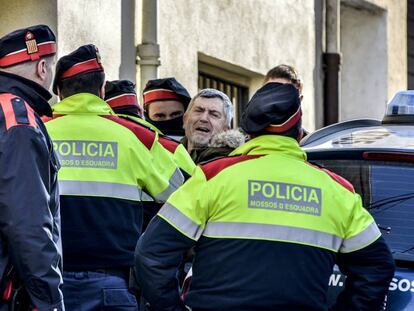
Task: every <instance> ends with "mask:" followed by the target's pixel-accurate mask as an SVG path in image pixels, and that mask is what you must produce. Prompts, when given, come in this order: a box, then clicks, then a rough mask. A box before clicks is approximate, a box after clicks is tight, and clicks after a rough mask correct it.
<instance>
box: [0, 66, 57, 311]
mask: <svg viewBox="0 0 414 311" xmlns="http://www.w3.org/2000/svg"><path fill="white" fill-rule="evenodd" d="M50 98H51V95H50V93H49V92H48V91H46V90H45V89H44V88H43V87H41V86H40V85H38V84H37V83H35V82H32V81H30V80H27V79H24V78H22V77H19V76H16V75H13V74H8V73H4V72H0V168H1V169H0V232H1V236H0V248H1V251H0V276H1V279H2V281H3V283H4V281H5V278H6V277H5V274H6V270H7V271H9V269H10V266H13V267H14V268H13V269H14V271H15V274H16V276H17V279H18V280H19V282H21V283H22V284H23V286H24V288H25V289H26V290H27V292H28V294H29V296H30V300H31V301H32V304H33V305H34V306H36V307H37V309H38V310H64V307H63V296H62V292H61V290H60V286H61V284H62V277H61V270H62V260H61V243H60V216H59V215H60V214H59V196H58V186H57V171H58V168H59V165H58V161H57V158H56V157H55V153H54V151H53V148H52V143H51V140H50V138H49V136H48V134H47V131H46V129H45V127H44V125H43V123H42V121H41V119H40V117H39V115H40V116H42V115H51V112H52V111H51V108H50V106H49V104H48V102H47V100H48V99H50ZM3 286H4V285H3ZM7 304H8V302H6V301H2V302H1V303H0V306H1V307H0V308H1V309H2V310H3V309H7V307H6V305H7Z"/></svg>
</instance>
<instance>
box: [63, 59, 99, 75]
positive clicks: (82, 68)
mask: <svg viewBox="0 0 414 311" xmlns="http://www.w3.org/2000/svg"><path fill="white" fill-rule="evenodd" d="M103 70H104V69H103V67H102V65H101V64H100V63H98V61H97V59H96V58H92V59H89V60H85V61H84V62H80V63H77V64H75V65H73V66H72V67H70V68H69V69H68V70H66V71H65V72H63V73H62V75H61V76H60V79H61V80H63V79H66V78H70V77H73V76H76V75H77V74H80V73H86V72H92V71H103Z"/></svg>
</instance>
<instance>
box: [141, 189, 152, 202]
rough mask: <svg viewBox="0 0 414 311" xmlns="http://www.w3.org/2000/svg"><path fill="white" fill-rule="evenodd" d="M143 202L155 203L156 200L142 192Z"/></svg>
mask: <svg viewBox="0 0 414 311" xmlns="http://www.w3.org/2000/svg"><path fill="white" fill-rule="evenodd" d="M141 201H143V202H144V201H145V202H154V199H153V198H152V196H150V195H149V194H148V193H146V192H145V191H142V193H141Z"/></svg>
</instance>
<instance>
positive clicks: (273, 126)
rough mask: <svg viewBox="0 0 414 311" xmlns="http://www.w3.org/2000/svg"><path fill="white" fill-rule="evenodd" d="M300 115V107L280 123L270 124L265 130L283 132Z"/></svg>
mask: <svg viewBox="0 0 414 311" xmlns="http://www.w3.org/2000/svg"><path fill="white" fill-rule="evenodd" d="M301 117H302V108H301V107H299V109H298V110H297V111H296V112H295V113H294V114H293V115H292V116H291V117H290V118H289V119H287V120H286V121H285V122H283V123H282V124H270V125H269V126H268V127H266V128H265V131H266V132H271V133H283V132H286V131H287V130H289V129H290V128H292V127H293V126H294V125H295V124H296V123H297V122H298V121H299V120H300V118H301Z"/></svg>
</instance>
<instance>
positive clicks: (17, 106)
mask: <svg viewBox="0 0 414 311" xmlns="http://www.w3.org/2000/svg"><path fill="white" fill-rule="evenodd" d="M0 108H1V113H2V116H1V117H2V119H4V122H5V125H6V130H8V129H10V128H11V127H13V126H19V125H26V126H31V127H37V123H36V118H35V113H34V110H33V109H32V107H30V106H29V104H28V103H26V102H25V101H24V100H23V99H22V98H20V97H18V96H16V95H14V94H11V93H2V94H0Z"/></svg>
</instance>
